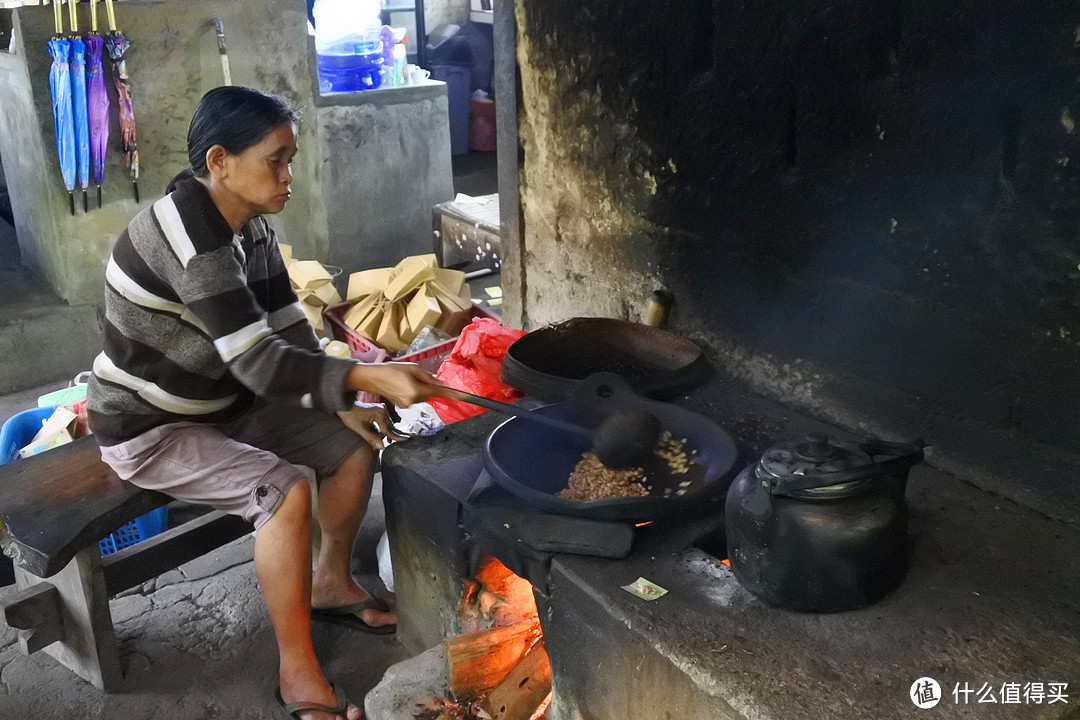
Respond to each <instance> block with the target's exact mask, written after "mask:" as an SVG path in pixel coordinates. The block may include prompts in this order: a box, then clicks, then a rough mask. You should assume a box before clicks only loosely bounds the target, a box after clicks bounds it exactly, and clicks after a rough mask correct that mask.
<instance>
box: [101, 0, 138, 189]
mask: <svg viewBox="0 0 1080 720" xmlns="http://www.w3.org/2000/svg"><path fill="white" fill-rule="evenodd" d="M105 11H106V12H107V13H108V15H109V36H108V37H107V38H105V49H106V50H107V51H108V53H109V59H110V60H112V68H113V85H115V86H116V114H117V117H118V119H119V120H120V143H121V145H123V148H124V164H126V165H127V167H128V172H130V173H131V187H132V190H134V191H135V202H139V147H138V143H137V141H136V135H135V111H134V110H133V109H132V107H131V80H130V79H129V78H128V71H127V54H128V50H130V49H131V41H130V40H128V39H127V38H126V37H125V36H124V33H122V32H120V31H119V30H117V29H116V13H115V12H114V11H113V0H105Z"/></svg>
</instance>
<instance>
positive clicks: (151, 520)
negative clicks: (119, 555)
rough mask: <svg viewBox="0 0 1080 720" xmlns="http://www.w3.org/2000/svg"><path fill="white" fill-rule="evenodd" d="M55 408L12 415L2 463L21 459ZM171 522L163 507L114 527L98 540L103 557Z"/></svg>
mask: <svg viewBox="0 0 1080 720" xmlns="http://www.w3.org/2000/svg"><path fill="white" fill-rule="evenodd" d="M55 409H56V408H55V407H42V408H34V409H33V410H23V411H22V412H20V413H16V414H15V415H12V416H11V417H10V418H8V419H7V421H5V422H4V425H3V427H2V428H0V465H6V464H7V463H9V462H11V461H12V460H15V459H17V458H18V454H19V450H20V449H21V448H23V447H26V445H27V443H29V442H30V441H31V440H33V439H34V435H36V434H37V431H38V430H40V429H41V423H42V422H44V421H45V420H48V419H49V417H50V416H51V415H52V414H53V411H54V410H55ZM168 521H169V510H168V508H166V507H160V508H158V509H157V510H151V511H150V512H148V513H146V514H145V515H141V516H139V517H137V518H135V519H134V520H132V521H131V522H129V523H127V524H125V525H124V526H123V527H121V528H118V529H116V530H114V531H113V532H112V533H110V534H109V537H107V538H104V539H102V540H99V541H98V549H99V550H101V554H102V556H104V555H111V554H112V553H114V552H116V551H117V550H119V549H121V548H126V547H128V546H129V545H134V544H135V543H137V542H139V541H140V540H145V539H146V538H150V537H154V536H155V535H160V534H161V533H162V532H164V531H165V526H166V524H167V523H168Z"/></svg>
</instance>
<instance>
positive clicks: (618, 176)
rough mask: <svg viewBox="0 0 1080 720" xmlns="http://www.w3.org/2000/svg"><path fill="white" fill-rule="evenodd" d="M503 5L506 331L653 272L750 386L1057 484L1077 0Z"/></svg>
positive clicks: (1071, 419)
mask: <svg viewBox="0 0 1080 720" xmlns="http://www.w3.org/2000/svg"><path fill="white" fill-rule="evenodd" d="M516 11H517V28H518V37H517V59H518V69H519V70H520V78H521V79H520V83H521V96H522V106H521V115H520V128H519V129H520V138H521V146H522V148H523V152H524V155H523V157H524V160H523V166H522V171H521V188H520V191H521V203H522V212H523V218H524V234H523V238H522V245H521V248H520V251H521V253H522V262H521V268H522V269H521V270H520V271H519V272H516V274H515V276H514V277H511V278H509V279H508V284H509V285H510V286H511V287H514V288H518V290H517V291H515V293H513V294H512V295H511V297H510V298H509V299H508V303H512V304H511V305H510V306H509V307H508V308H507V312H508V317H509V318H510V320H511V322H519V323H520V324H521V325H523V326H525V327H527V328H533V327H536V326H538V325H542V324H544V323H547V322H550V321H553V320H558V319H562V318H565V317H568V316H572V315H579V314H589V315H592V314H596V315H605V316H614V317H627V318H637V317H639V316H640V312H641V310H642V309H643V307H644V305H645V299H646V297H647V295H648V293H649V291H651V290H652V289H654V288H658V287H661V288H667V289H669V290H671V291H672V292H673V293H674V294H675V312H674V317H673V322H674V323H675V325H676V327H678V328H679V329H680V330H683V331H684V332H687V333H690V334H693V335H695V336H696V337H698V338H700V339H701V340H702V341H703V342H704V343H705V344H707V345H708V346H710V348H711V351H712V354H713V357H714V358H715V359H716V360H717V362H718V363H720V364H722V365H724V366H725V367H726V368H727V370H728V371H729V372H732V373H733V374H736V375H738V376H741V377H744V378H746V379H747V380H750V381H751V382H753V383H754V384H755V385H756V386H757V387H758V388H760V389H762V390H764V391H766V392H768V393H770V394H772V395H774V396H776V397H779V398H781V399H783V400H784V401H786V402H790V403H794V404H798V405H801V406H804V407H811V408H813V409H814V410H815V412H818V413H819V414H824V415H826V416H829V417H832V418H833V419H835V420H836V421H838V422H840V423H841V424H844V425H847V426H848V427H853V428H859V429H861V430H863V431H865V432H868V433H869V432H884V433H889V434H905V435H914V434H922V435H923V436H925V437H926V438H927V439H928V440H930V441H932V442H933V443H934V444H935V446H936V449H935V456H934V457H935V462H937V463H938V464H939V466H943V467H948V468H952V469H956V470H958V471H961V472H964V473H965V475H966V476H968V477H973V473H974V474H976V475H977V476H978V481H979V482H980V483H983V484H984V485H985V486H988V487H992V488H993V489H994V490H997V491H999V492H1001V493H1003V494H1005V495H1007V496H1009V497H1012V498H1014V499H1018V500H1020V501H1023V502H1028V503H1033V504H1038V505H1039V506H1040V507H1042V508H1046V509H1049V510H1052V509H1053V508H1054V504H1055V502H1059V503H1060V502H1061V501H1062V500H1064V501H1067V502H1075V501H1077V500H1080V441H1078V438H1080V421H1078V420H1077V418H1080V374H1078V373H1077V372H1076V370H1077V367H1080V342H1078V340H1077V338H1078V337H1080V326H1077V317H1078V315H1077V309H1078V307H1080V303H1078V300H1077V298H1078V297H1080V294H1078V289H1080V271H1078V269H1077V268H1078V262H1080V253H1078V251H1077V249H1076V244H1075V238H1076V234H1077V231H1078V229H1080V194H1078V193H1077V192H1076V190H1077V187H1078V186H1080V169H1078V166H1077V163H1076V158H1077V157H1080V131H1077V130H1076V129H1075V123H1076V118H1077V117H1078V116H1080V95H1078V91H1077V86H1076V84H1075V78H1076V75H1077V71H1078V70H1080V55H1078V51H1077V46H1076V40H1075V28H1076V27H1077V26H1078V25H1080V14H1078V12H1080V11H1078V10H1077V9H1076V8H1075V7H1073V6H1069V5H1067V4H1065V3H1055V2H1037V3H1030V2H1029V3H1019V2H1012V1H1011V0H993V1H991V2H984V3H979V4H977V6H976V4H972V3H967V2H962V1H959V0H957V1H950V2H940V3H934V4H931V5H919V4H915V3H909V2H904V1H903V0H890V1H888V2H869V1H866V2H863V1H859V2H853V3H846V4H843V5H842V6H838V5H835V4H834V3H831V2H824V1H823V2H810V3H802V4H794V5H793V4H791V3H785V2H780V1H779V0H776V1H767V2H762V3H751V4H746V3H742V4H738V3H736V4H730V3H721V2H716V1H715V0H692V1H683V0H680V1H679V2H675V1H674V0H671V1H665V2H655V1H654V0H630V1H627V0H588V1H587V2H582V3H575V4H574V6H573V8H572V9H568V8H567V6H566V4H565V3H563V2H560V1H559V0H527V1H523V0H518V2H517V3H516ZM515 270H517V267H515V266H514V265H513V264H510V265H509V266H508V272H511V273H514V272H515ZM979 468H981V469H979ZM1003 468H1008V471H1006V470H1004V469H1003Z"/></svg>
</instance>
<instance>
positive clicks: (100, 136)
mask: <svg viewBox="0 0 1080 720" xmlns="http://www.w3.org/2000/svg"><path fill="white" fill-rule="evenodd" d="M97 29H98V22H97V0H90V34H89V35H87V36H86V37H85V38H83V40H84V41H85V42H86V104H87V120H88V122H89V125H90V168H91V170H92V172H93V175H94V182H95V183H96V184H97V205H98V207H99V208H100V207H101V181H102V180H104V179H105V153H106V152H107V151H108V147H109V93H108V92H106V90H105V71H104V68H103V67H102V66H101V50H102V49H103V48H104V47H105V39H104V38H102V37H101V36H100V35H98V34H97Z"/></svg>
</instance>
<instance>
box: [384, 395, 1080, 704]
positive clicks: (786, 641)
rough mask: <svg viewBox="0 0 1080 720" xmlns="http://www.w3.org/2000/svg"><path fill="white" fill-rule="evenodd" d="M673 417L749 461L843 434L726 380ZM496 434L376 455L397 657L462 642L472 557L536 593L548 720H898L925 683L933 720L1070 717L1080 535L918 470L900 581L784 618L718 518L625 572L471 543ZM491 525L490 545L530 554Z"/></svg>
mask: <svg viewBox="0 0 1080 720" xmlns="http://www.w3.org/2000/svg"><path fill="white" fill-rule="evenodd" d="M681 404H684V405H685V406H687V407H688V408H690V409H692V410H695V411H697V412H701V413H703V414H705V415H707V416H709V417H711V418H713V419H714V420H716V421H717V422H719V423H720V424H721V425H723V426H725V427H726V428H728V429H729V430H730V431H731V432H732V433H733V434H734V435H735V436H736V437H737V439H738V440H739V442H740V444H741V448H742V450H743V451H744V453H745V454H746V457H747V459H752V458H753V457H756V454H757V453H758V452H760V450H762V449H763V447H765V446H767V445H768V444H770V443H772V442H775V441H776V440H778V439H781V438H783V437H792V436H796V437H797V436H799V435H802V434H804V433H807V432H812V431H819V430H825V431H828V432H829V433H830V434H834V435H835V436H838V437H843V436H845V433H844V432H843V431H841V430H839V429H838V428H835V427H829V426H825V425H823V424H822V423H820V422H817V421H815V420H813V419H811V418H808V417H805V416H802V415H798V414H796V413H794V412H792V411H790V410H788V409H786V408H784V407H782V406H779V405H777V404H775V403H773V402H771V401H768V400H765V399H763V398H760V397H756V396H753V395H751V394H749V393H748V392H747V391H746V389H745V388H744V387H743V386H741V385H739V384H737V383H735V382H733V381H731V380H729V379H725V378H719V379H716V380H714V381H712V382H711V383H710V384H709V385H708V386H706V387H705V388H703V389H701V390H699V391H698V392H696V393H695V394H694V395H693V396H692V397H689V398H685V399H683V400H682V401H681ZM500 420H501V418H496V417H490V416H480V417H478V418H474V419H472V420H469V421H466V422H463V423H459V424H456V425H453V426H451V427H449V428H447V429H446V430H444V431H443V432H442V433H441V434H440V435H438V436H436V437H433V438H428V439H423V440H416V441H410V442H408V443H402V444H399V445H395V446H394V447H393V448H391V449H390V450H388V451H387V452H386V453H385V455H384V459H383V463H384V464H383V477H384V493H385V499H386V513H387V528H388V531H389V533H390V540H391V547H392V555H393V562H394V574H395V584H396V590H397V594H398V612H399V617H400V624H399V628H400V629H399V636H400V639H401V640H402V642H403V643H404V644H405V646H406V647H407V648H408V649H409V650H410V651H412V652H414V653H420V652H421V651H424V650H427V649H428V648H431V647H433V646H436V645H438V644H439V643H440V642H441V641H442V640H443V639H444V638H446V637H450V636H453V635H456V634H459V633H460V632H462V628H461V624H460V620H459V619H458V617H457V615H456V612H455V610H456V608H457V605H458V602H459V599H460V598H461V593H462V587H463V583H464V581H465V580H466V578H468V577H470V574H471V573H472V572H473V569H474V567H473V565H474V561H475V557H476V555H477V553H478V552H479V551H480V550H485V551H489V552H491V553H492V554H493V555H495V556H496V557H498V558H499V559H500V560H503V562H504V563H506V564H507V565H508V566H509V567H511V568H512V569H515V570H517V571H518V572H519V574H522V575H523V576H524V577H526V578H527V579H529V580H530V581H531V582H532V583H533V585H534V588H535V591H536V600H537V605H538V607H539V610H540V620H541V624H542V627H543V631H544V640H545V643H546V644H547V650H548V654H549V656H550V658H551V666H552V678H553V682H554V701H553V702H552V705H551V708H550V709H549V710H548V714H547V717H548V718H557V719H559V720H609V719H610V720H637V719H638V718H641V719H643V720H644V719H645V718H648V719H649V720H653V719H654V718H657V717H661V718H679V719H680V720H682V719H686V718H702V719H703V720H705V719H708V720H712V719H714V718H734V719H739V720H774V719H775V720H779V719H780V718H858V719H860V720H861V719H862V718H866V717H875V718H879V719H881V720H886V719H892V718H907V717H911V716H912V713H913V711H916V710H917V707H916V705H915V704H914V701H915V700H920V699H923V700H925V693H924V694H923V697H922V698H920V697H919V694H918V693H916V695H915V696H913V695H912V691H913V689H917V688H916V687H915V684H916V681H918V680H920V679H921V678H932V679H934V680H935V681H936V682H937V683H938V691H937V693H936V696H937V697H938V698H939V701H938V704H937V708H936V713H937V716H939V717H973V716H974V717H979V718H983V717H986V718H996V717H1002V718H1005V717H1008V718H1066V717H1076V714H1077V712H1078V711H1077V705H1078V704H1080V599H1078V597H1077V593H1076V591H1075V589H1076V587H1078V586H1080V583H1078V582H1077V581H1078V580H1080V553H1078V552H1077V550H1078V549H1080V530H1078V529H1077V528H1076V527H1075V526H1072V525H1069V524H1065V523H1062V522H1058V521H1055V520H1052V519H1048V518H1046V517H1044V516H1042V515H1039V514H1037V513H1035V512H1033V511H1030V510H1026V509H1024V508H1021V507H1018V506H1016V505H1013V504H1011V503H1009V502H1007V501H1003V500H1001V499H1000V498H997V497H995V496H993V495H990V494H988V493H986V492H983V491H980V490H978V489H976V488H974V487H971V486H970V485H968V484H966V483H964V482H963V481H962V480H961V479H959V478H956V477H952V476H949V475H946V474H944V473H942V472H939V471H937V470H935V469H933V468H932V467H930V466H929V465H923V466H920V467H919V468H917V469H916V470H915V471H914V472H913V473H912V476H911V480H910V484H909V490H908V500H909V502H910V505H911V512H912V528H911V529H912V542H913V551H912V563H911V571H910V573H909V575H908V577H907V579H906V580H905V581H904V583H903V584H902V585H901V586H900V588H899V589H898V590H897V591H896V592H894V593H893V594H892V595H890V596H889V597H887V598H886V599H885V600H884V601H882V602H880V603H878V604H876V605H874V606H872V607H870V608H867V609H864V610H859V611H854V612H846V613H837V614H831V615H813V614H802V613H795V612H788V611H783V610H777V609H774V608H770V607H768V606H766V605H764V604H762V603H761V602H760V601H758V600H757V599H755V598H754V597H753V596H751V595H750V594H749V593H748V592H746V591H745V590H743V589H742V588H741V587H740V586H739V585H738V583H737V582H736V580H735V578H734V577H733V575H732V574H731V572H730V570H729V569H728V568H727V567H726V566H724V565H723V564H722V563H721V562H720V560H721V559H722V557H723V551H722V547H721V546H719V544H718V543H717V542H716V538H717V535H716V530H717V524H716V522H715V519H716V518H718V517H719V513H718V512H717V513H716V514H715V515H711V514H710V513H705V515H704V517H701V518H699V519H698V520H697V521H695V522H688V523H685V524H684V525H683V526H682V527H680V528H678V529H673V528H670V527H669V528H666V529H664V528H657V529H655V530H652V529H650V528H642V529H641V531H639V532H638V533H637V535H636V537H635V540H634V548H633V551H632V552H631V554H630V555H629V557H626V558H625V559H622V560H615V559H605V558H596V557H586V556H582V555H572V554H567V553H558V554H543V553H540V554H537V553H534V552H529V551H524V550H523V551H522V552H520V553H518V554H517V555H516V556H513V557H507V555H508V553H507V552H506V545H507V543H494V544H495V545H500V544H501V545H502V548H501V550H502V551H501V552H500V548H499V547H481V546H480V545H491V544H492V543H491V542H490V539H488V540H484V539H483V538H480V543H479V544H478V542H477V538H476V537H473V536H471V535H470V534H469V533H467V532H466V531H465V530H464V529H463V526H462V518H463V517H466V516H467V515H468V513H469V510H470V508H469V507H468V500H467V498H468V495H469V493H470V491H471V490H472V488H473V485H474V483H475V481H476V479H477V477H478V475H479V473H480V471H481V469H482V466H483V459H482V447H483V442H484V439H485V438H486V436H487V434H488V433H489V432H490V431H491V429H492V428H494V427H495V425H496V424H497V423H498V422H499V421H500ZM931 463H932V459H931ZM503 524H504V525H509V526H510V527H505V528H503V529H504V530H506V536H505V537H504V538H503V540H507V539H509V543H511V544H517V545H524V543H518V542H517V539H514V535H513V531H514V528H513V523H511V522H506V523H503ZM488 525H489V527H490V525H491V523H489V524H488ZM518 539H520V538H518ZM702 548H705V549H702ZM706 550H708V552H707V551H706ZM509 554H510V555H514V554H513V553H509ZM518 568H521V569H518ZM638 577H645V578H647V579H649V580H651V581H653V582H655V583H656V584H658V585H660V586H662V587H664V588H666V589H667V590H668V591H669V592H668V594H667V595H665V596H664V597H662V598H659V599H658V600H655V601H652V602H645V601H643V600H641V599H639V598H638V597H635V596H633V595H631V594H629V593H627V592H625V591H624V590H622V589H621V587H622V586H623V585H627V584H628V583H632V582H633V581H634V580H635V579H636V578H638ZM924 685H925V683H924ZM924 685H920V686H918V687H923V686H924ZM1051 690H1053V693H1051ZM1040 692H1041V694H1040ZM1062 695H1064V697H1062ZM1051 700H1054V702H1051ZM1066 700H1067V702H1066Z"/></svg>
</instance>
